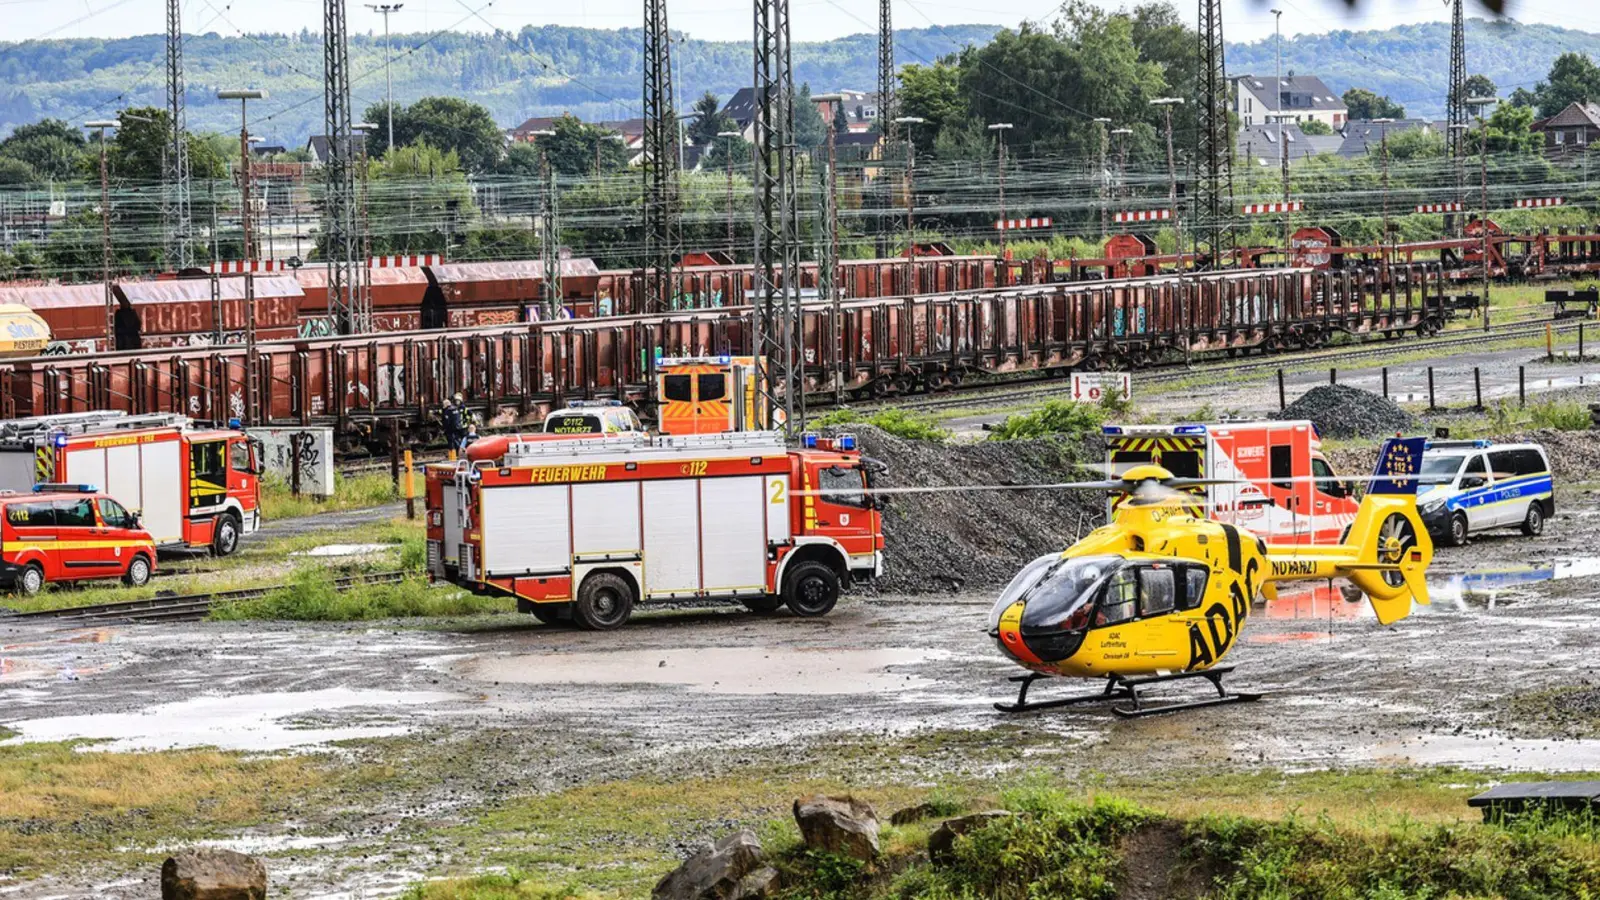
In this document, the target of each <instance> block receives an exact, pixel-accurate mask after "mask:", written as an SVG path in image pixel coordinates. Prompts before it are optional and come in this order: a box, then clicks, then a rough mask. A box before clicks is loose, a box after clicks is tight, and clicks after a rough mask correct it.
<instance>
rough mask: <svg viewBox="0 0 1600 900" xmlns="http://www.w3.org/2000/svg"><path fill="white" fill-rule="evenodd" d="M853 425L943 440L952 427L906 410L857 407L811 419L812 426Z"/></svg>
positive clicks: (910, 437) (913, 437)
mask: <svg viewBox="0 0 1600 900" xmlns="http://www.w3.org/2000/svg"><path fill="white" fill-rule="evenodd" d="M854 424H862V425H871V426H872V427H874V428H877V429H878V430H880V431H883V432H885V433H887V434H892V435H894V436H895V437H897V438H903V439H905V440H908V441H943V440H946V439H948V438H949V437H950V431H949V429H946V428H944V427H942V426H941V425H940V424H939V422H938V420H936V419H934V418H933V417H932V416H930V415H928V414H927V413H919V412H913V411H911V410H907V409H885V410H883V411H881V412H875V413H872V414H871V415H865V414H863V413H862V412H861V411H860V410H855V409H849V408H845V409H836V410H834V411H833V412H831V413H828V414H827V415H824V416H820V417H818V418H816V419H812V420H811V427H812V428H829V427H836V426H840V425H854Z"/></svg>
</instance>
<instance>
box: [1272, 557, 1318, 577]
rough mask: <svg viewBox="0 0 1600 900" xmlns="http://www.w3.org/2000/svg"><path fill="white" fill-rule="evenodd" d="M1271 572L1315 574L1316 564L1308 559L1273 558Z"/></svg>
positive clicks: (1278, 573) (1275, 573)
mask: <svg viewBox="0 0 1600 900" xmlns="http://www.w3.org/2000/svg"><path fill="white" fill-rule="evenodd" d="M1272 574H1274V575H1315V574H1317V564H1316V562H1315V561H1313V560H1309V559H1275V560H1273V561H1272Z"/></svg>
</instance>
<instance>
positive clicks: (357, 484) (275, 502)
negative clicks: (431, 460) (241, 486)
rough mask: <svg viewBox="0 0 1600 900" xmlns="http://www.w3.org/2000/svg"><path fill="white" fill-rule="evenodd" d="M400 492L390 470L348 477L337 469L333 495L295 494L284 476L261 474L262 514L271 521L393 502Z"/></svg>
mask: <svg viewBox="0 0 1600 900" xmlns="http://www.w3.org/2000/svg"><path fill="white" fill-rule="evenodd" d="M416 477H417V483H418V484H419V485H420V484H421V482H422V476H421V475H420V474H419V475H417V476H416ZM397 496H399V495H398V494H397V493H396V492H395V488H394V482H392V481H390V480H389V473H388V472H364V473H362V474H360V475H357V476H355V477H353V478H345V477H344V476H343V475H340V474H339V473H337V472H335V473H334V474H333V496H331V497H328V498H326V499H324V498H319V497H313V496H311V495H310V494H301V495H300V496H299V497H296V496H294V494H293V493H292V492H291V491H290V490H289V484H288V482H286V481H284V480H283V479H282V478H280V477H278V476H276V475H273V474H271V473H268V474H266V475H263V476H261V514H262V516H264V517H265V518H266V519H267V520H268V521H271V520H273V519H297V518H300V517H302V516H314V515H316V514H317V513H324V512H336V511H339V510H345V509H367V508H369V507H374V506H382V505H384V504H385V503H392V502H394V500H395V498H396V497H397Z"/></svg>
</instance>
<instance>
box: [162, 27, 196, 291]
mask: <svg viewBox="0 0 1600 900" xmlns="http://www.w3.org/2000/svg"><path fill="white" fill-rule="evenodd" d="M167 127H168V129H169V134H168V135H167V144H168V146H167V152H166V154H165V155H164V158H163V159H162V163H163V164H164V165H163V167H164V169H165V171H163V172H162V181H163V182H165V184H163V185H162V187H163V190H162V192H161V221H162V225H163V229H162V230H163V232H164V235H165V237H166V246H167V263H168V265H170V266H173V267H175V268H180V269H181V268H187V267H189V266H191V265H193V263H194V259H193V252H192V250H193V248H192V247H191V246H190V242H191V239H192V229H193V224H192V223H193V220H192V219H191V218H190V209H189V143H188V140H187V137H188V131H189V127H188V116H187V113H186V112H185V111H184V83H183V10H182V6H181V5H180V2H179V0H167Z"/></svg>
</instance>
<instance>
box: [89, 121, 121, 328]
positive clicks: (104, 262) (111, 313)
mask: <svg viewBox="0 0 1600 900" xmlns="http://www.w3.org/2000/svg"><path fill="white" fill-rule="evenodd" d="M121 126H122V123H121V122H119V121H117V120H116V119H95V120H94V121H92V122H85V123H83V127H85V128H93V129H95V130H96V131H98V132H99V134H100V277H101V278H102V279H103V280H104V281H105V292H106V350H107V351H108V352H109V351H112V350H115V349H117V310H116V301H115V300H114V299H113V298H112V296H111V179H110V176H109V174H108V172H107V170H106V129H107V128H120V127H121Z"/></svg>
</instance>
